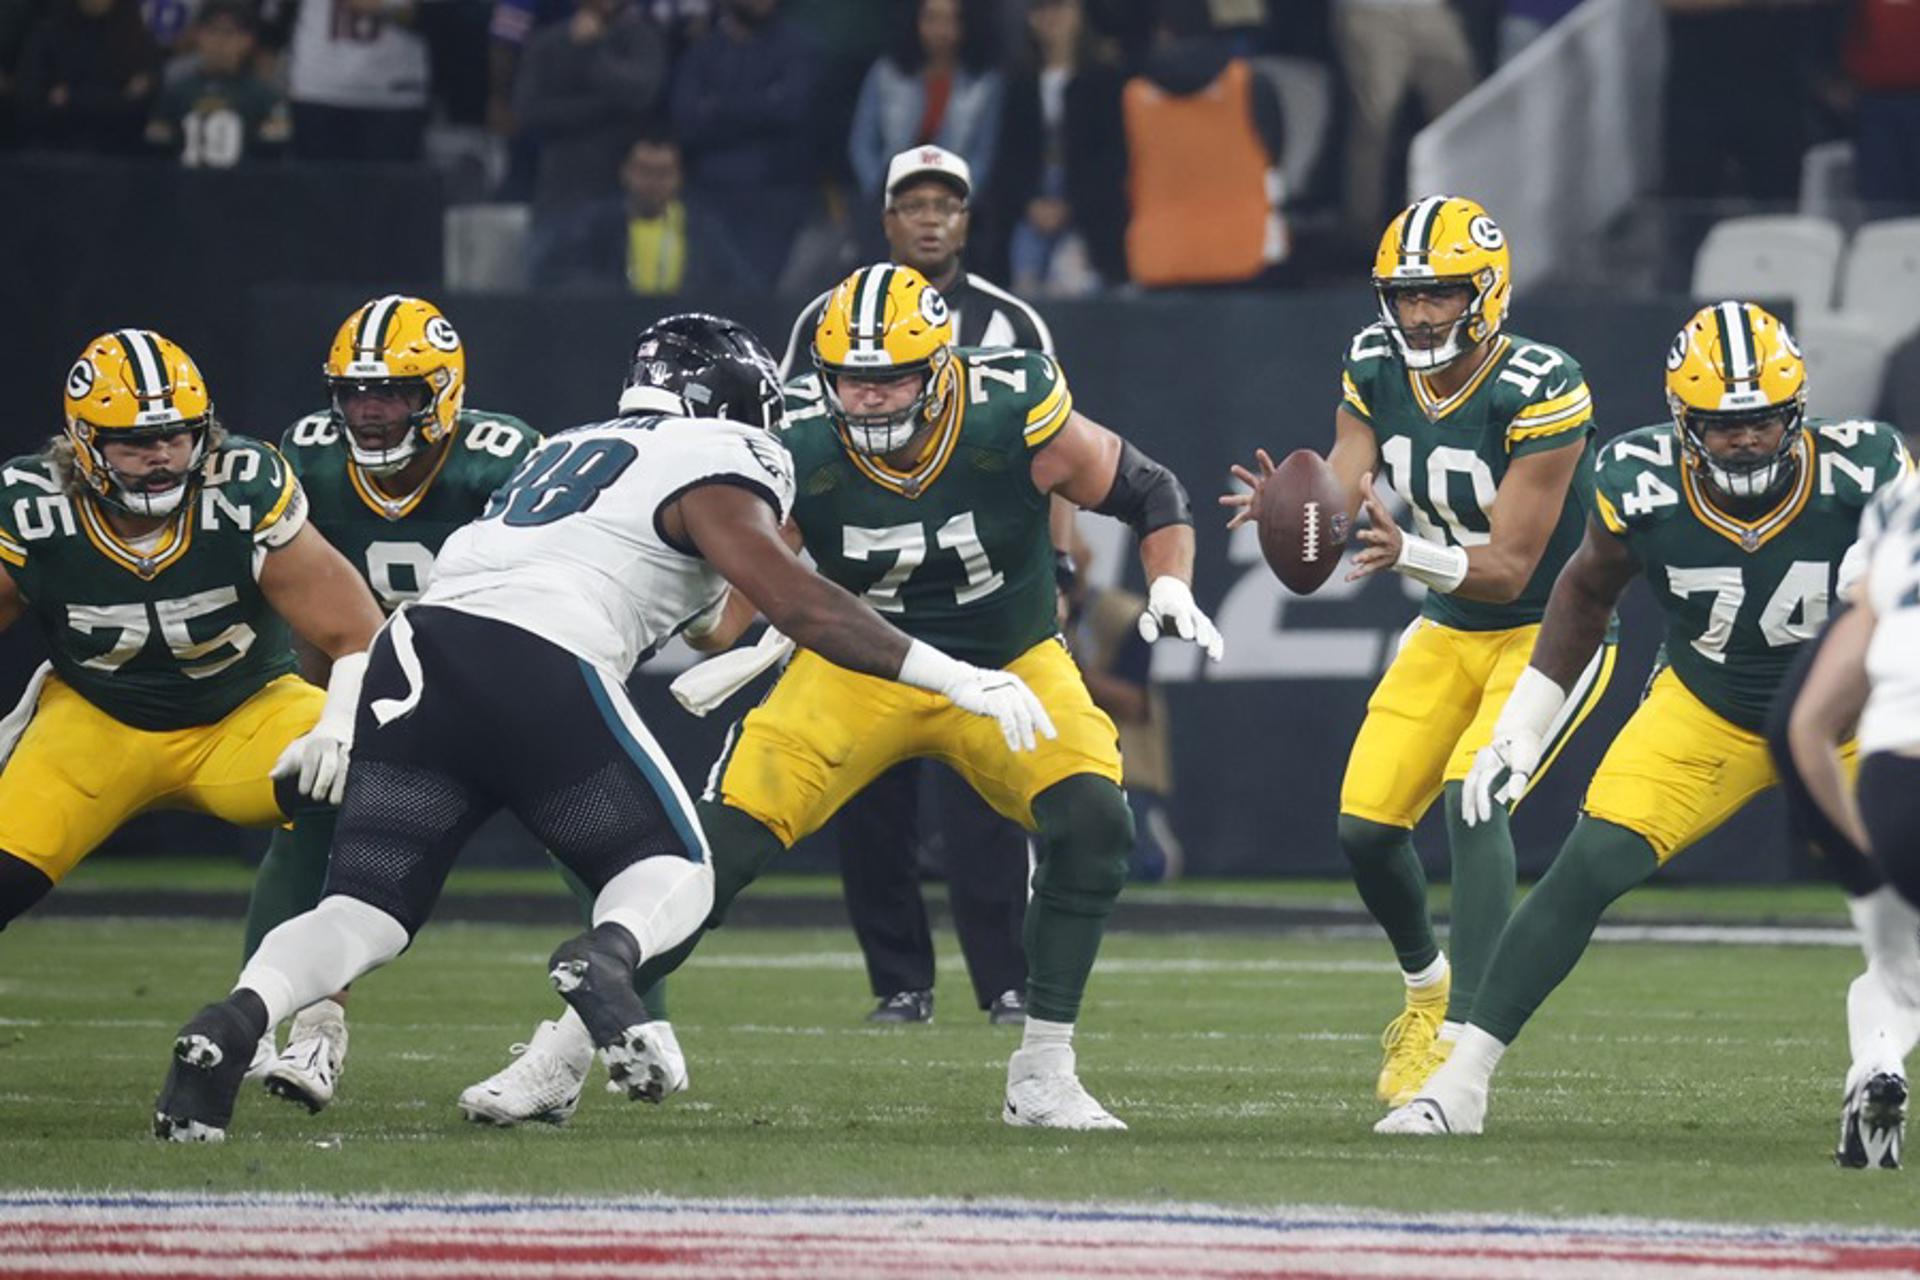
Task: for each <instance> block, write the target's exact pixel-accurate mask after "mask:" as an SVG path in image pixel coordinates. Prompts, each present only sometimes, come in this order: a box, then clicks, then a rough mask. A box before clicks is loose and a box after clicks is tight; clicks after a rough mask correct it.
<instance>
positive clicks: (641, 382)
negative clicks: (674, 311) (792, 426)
mask: <svg viewBox="0 0 1920 1280" xmlns="http://www.w3.org/2000/svg"><path fill="white" fill-rule="evenodd" d="M620 412H621V413H672V414H680V415H682V416H685V417H689V418H725V419H727V420H729V421H731V422H740V423H745V424H746V425H747V426H750V427H763V428H765V429H766V430H768V431H773V430H776V429H777V428H778V427H779V426H780V425H781V424H782V423H783V422H784V421H785V419H786V409H785V404H784V401H783V399H782V396H781V394H780V370H779V368H778V366H776V365H775V364H774V362H773V356H772V355H771V354H769V353H768V351H767V348H766V346H765V344H764V343H762V342H761V341H760V339H758V338H756V337H755V336H754V335H753V331H752V330H750V329H748V328H747V327H746V326H745V325H742V324H736V323H735V322H734V321H732V320H728V319H726V318H724V317H722V316H715V315H708V314H706V313H705V312H701V311H689V312H685V313H683V314H681V315H677V316H668V317H667V318H666V319H664V320H659V321H656V322H654V323H653V324H650V325H648V326H647V327H646V328H645V329H642V330H641V331H640V336H639V337H638V338H636V339H634V343H633V364H632V366H631V367H630V368H629V369H628V371H627V381H626V385H625V386H624V387H623V388H621V391H620Z"/></svg>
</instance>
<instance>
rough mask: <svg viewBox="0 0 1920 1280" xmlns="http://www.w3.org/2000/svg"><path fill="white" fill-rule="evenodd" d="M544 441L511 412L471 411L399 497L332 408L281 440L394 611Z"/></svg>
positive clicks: (325, 519)
mask: <svg viewBox="0 0 1920 1280" xmlns="http://www.w3.org/2000/svg"><path fill="white" fill-rule="evenodd" d="M539 443H540V433H539V432H537V431H535V430H534V429H533V428H532V427H530V426H528V425H527V424H526V423H524V422H522V421H520V419H518V418H516V417H514V416H513V415H511V414H506V413H486V412H483V411H481V410H478V409H469V410H464V411H462V412H461V414H460V417H459V419H458V420H457V421H456V422H455V423H454V434H453V438H452V440H451V441H450V442H449V443H448V446H447V450H446V452H445V453H443V454H442V455H441V456H440V464H439V466H438V467H437V468H435V469H434V470H433V471H432V472H431V473H429V474H428V476H427V478H426V480H425V481H424V482H423V483H422V484H421V486H420V488H418V489H417V490H415V491H414V492H413V493H411V494H409V495H407V496H406V497H402V498H390V497H388V496H387V495H386V494H385V493H384V492H382V491H381V490H380V489H379V488H377V487H376V486H375V485H374V483H373V481H372V480H371V479H369V478H368V477H367V475H366V473H365V472H363V471H361V470H360V468H358V467H356V466H354V465H353V458H352V455H351V454H349V453H348V452H347V445H346V441H344V440H342V439H341V438H340V428H339V426H338V425H336V424H335V423H334V421H333V418H332V417H331V415H329V414H325V413H311V414H308V415H307V416H306V417H304V418H302V419H300V421H298V422H296V423H294V424H293V426H291V427H289V428H288V429H287V434H286V437H285V438H284V439H283V440H282V441H281V442H280V447H281V448H282V449H284V450H285V451H286V455H287V461H288V462H290V463H292V464H293V469H294V471H295V472H296V473H297V474H298V475H299V477H300V483H301V484H302V485H303V486H304V487H305V488H306V491H307V501H308V502H309V503H310V504H311V507H312V511H313V523H314V525H315V526H316V527H318V528H319V530H320V532H321V533H324V534H325V535H326V536H327V541H328V542H331V543H332V544H333V545H334V546H335V547H337V548H338V549H339V551H340V554H341V555H343V556H345V557H346V558H347V559H348V561H349V562H351V563H352V565H353V567H354V568H356V569H358V570H359V571H360V573H361V575H362V576H363V577H365V578H366V580H367V585H368V586H369V587H372V588H373V595H374V598H375V599H376V600H378V601H379V602H380V607H381V608H382V609H384V610H386V611H387V612H388V613H392V612H393V611H394V610H395V609H397V608H399V607H400V606H401V605H403V604H405V603H406V602H407V601H409V600H417V599H419V597H420V593H421V592H423V591H425V590H426V589H427V580H428V579H429V578H430V577H432V576H433V558H434V557H435V556H437V555H439V554H440V544H441V543H443V542H445V541H446V540H447V538H448V536H449V535H450V534H452V533H453V531H454V530H455V529H458V528H459V527H460V526H461V525H463V524H466V523H468V522H469V521H472V520H476V519H478V518H479V516H480V511H481V508H483V507H485V506H486V505H487V499H488V497H490V496H491V495H492V493H493V491H494V490H495V489H498V488H499V487H500V486H501V485H502V484H503V483H505V481H506V479H507V477H508V476H510V475H512V474H513V472H514V468H516V467H518V466H519V465H520V463H521V462H522V461H523V460H524V459H525V458H526V456H527V455H528V454H530V453H532V452H533V449H534V446H535V445H537V444H539Z"/></svg>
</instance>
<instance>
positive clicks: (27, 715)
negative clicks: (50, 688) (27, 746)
mask: <svg viewBox="0 0 1920 1280" xmlns="http://www.w3.org/2000/svg"><path fill="white" fill-rule="evenodd" d="M52 674H53V664H52V663H51V662H43V663H41V664H40V668H39V670H37V671H35V672H34V673H33V677H32V679H30V680H28V681H27V691H26V692H25V693H23V694H21V695H20V701H19V703H18V704H17V705H15V707H14V708H13V710H12V711H9V712H8V713H7V717H6V719H4V720H0V769H3V768H5V767H6V764H7V759H8V758H9V757H10V756H12V755H13V749H14V747H16V746H18V745H19V743H20V735H21V734H23V733H25V732H26V731H27V722H28V721H30V720H32V719H33V713H34V710H35V708H37V707H38V706H39V705H40V689H41V686H43V685H45V684H46V683H47V677H48V676H49V675H52Z"/></svg>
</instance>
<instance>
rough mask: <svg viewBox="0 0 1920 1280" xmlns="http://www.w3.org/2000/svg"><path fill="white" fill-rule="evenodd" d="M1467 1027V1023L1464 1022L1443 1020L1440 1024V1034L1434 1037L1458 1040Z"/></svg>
mask: <svg viewBox="0 0 1920 1280" xmlns="http://www.w3.org/2000/svg"><path fill="white" fill-rule="evenodd" d="M1466 1029H1467V1024H1466V1023H1464V1022H1442V1023H1441V1024H1440V1031H1439V1034H1437V1035H1436V1036H1434V1039H1436V1040H1440V1041H1444V1042H1449V1043H1450V1042H1452V1041H1455V1040H1458V1039H1459V1038H1460V1033H1461V1032H1462V1031H1465V1030H1466Z"/></svg>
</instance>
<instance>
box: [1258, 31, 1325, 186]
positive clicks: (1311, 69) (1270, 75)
mask: <svg viewBox="0 0 1920 1280" xmlns="http://www.w3.org/2000/svg"><path fill="white" fill-rule="evenodd" d="M1253 65H1254V67H1255V69H1256V70H1258V71H1259V72H1260V74H1261V75H1263V76H1265V77H1266V78H1267V79H1268V80H1269V81H1271V82H1272V84H1273V87H1274V89H1275V91H1276V92H1278V93H1279V95H1280V115H1281V120H1282V127H1283V128H1284V129H1285V130H1286V144H1285V145H1286V149H1287V153H1286V155H1284V156H1282V157H1281V158H1280V171H1281V173H1282V174H1283V175H1284V176H1285V178H1286V181H1287V191H1286V195H1287V199H1288V200H1289V201H1297V200H1298V199H1299V198H1300V194H1301V193H1302V192H1304V191H1305V190H1306V189H1307V184H1308V183H1309V182H1311V181H1312V180H1313V169H1314V166H1315V165H1317V164H1319V163H1320V153H1321V152H1322V151H1324V150H1326V146H1327V135H1328V132H1329V127H1330V126H1331V125H1332V123H1333V73H1332V72H1331V71H1329V70H1328V69H1327V68H1326V67H1325V66H1323V65H1322V64H1320V63H1318V62H1310V61H1308V60H1307V59H1305V58H1275V57H1263V58H1255V59H1253Z"/></svg>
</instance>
